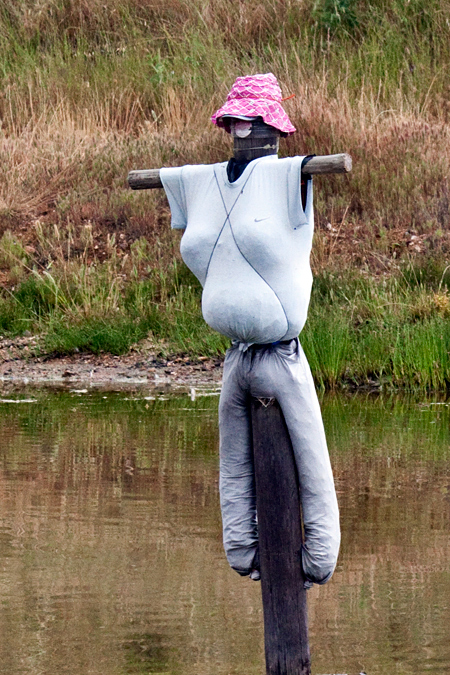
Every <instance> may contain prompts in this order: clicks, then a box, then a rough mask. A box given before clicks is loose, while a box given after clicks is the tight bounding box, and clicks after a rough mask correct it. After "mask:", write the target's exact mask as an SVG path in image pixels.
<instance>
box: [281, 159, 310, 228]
mask: <svg viewBox="0 0 450 675" xmlns="http://www.w3.org/2000/svg"><path fill="white" fill-rule="evenodd" d="M304 159H305V158H304V157H291V158H290V160H289V164H288V174H287V186H288V208H289V221H290V223H291V225H292V227H293V228H294V229H297V228H298V227H301V226H302V225H306V224H307V223H309V224H311V222H313V212H312V197H313V195H312V180H309V181H308V185H307V196H306V205H305V210H303V206H302V193H301V181H302V163H303V160H304Z"/></svg>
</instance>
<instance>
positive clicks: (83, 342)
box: [0, 231, 450, 390]
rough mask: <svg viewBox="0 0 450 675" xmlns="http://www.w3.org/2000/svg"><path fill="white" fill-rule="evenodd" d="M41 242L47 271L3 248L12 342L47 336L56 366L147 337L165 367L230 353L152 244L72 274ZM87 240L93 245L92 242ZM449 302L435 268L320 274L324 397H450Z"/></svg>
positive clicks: (315, 346) (316, 368)
mask: <svg viewBox="0 0 450 675" xmlns="http://www.w3.org/2000/svg"><path fill="white" fill-rule="evenodd" d="M44 235H45V236H44ZM40 236H41V237H42V241H43V244H44V245H45V246H46V247H48V245H49V242H50V241H51V240H52V237H53V248H52V250H53V256H54V257H53V259H52V265H51V266H48V268H47V269H46V270H45V271H38V270H37V268H36V264H35V263H33V262H32V261H31V260H29V259H28V261H27V254H26V251H25V250H24V249H22V250H20V245H19V244H18V243H17V241H16V240H14V239H13V238H10V237H9V236H6V237H4V238H3V240H2V242H1V244H0V252H1V255H3V257H6V256H7V255H8V251H9V256H10V258H11V259H12V260H14V261H15V262H16V275H18V276H19V277H20V276H22V280H20V281H19V282H18V283H17V285H16V286H14V288H12V289H11V290H10V291H8V293H6V294H4V295H3V298H2V300H1V301H0V331H1V332H2V333H8V334H17V335H23V333H24V332H26V331H29V332H31V333H38V334H39V335H41V341H40V347H39V351H40V352H44V353H49V352H50V353H56V354H71V353H74V352H78V351H90V352H94V353H101V352H112V353H113V354H122V353H125V352H126V351H128V350H129V349H130V347H131V346H132V345H134V344H136V343H138V342H139V340H142V339H144V338H148V337H150V339H151V340H152V342H153V343H154V345H155V349H156V351H157V352H159V353H161V354H163V355H166V356H167V355H169V354H174V353H177V354H186V355H189V356H191V357H192V356H193V357H195V356H198V355H208V356H217V355H218V354H223V352H224V350H225V349H226V347H227V346H228V341H227V340H226V339H225V338H223V337H222V336H220V335H219V334H217V333H215V332H214V331H212V330H210V329H209V328H208V326H207V325H206V324H205V323H204V321H203V319H202V316H201V311H200V295H201V289H200V286H199V284H198V282H197V281H196V279H195V277H193V275H192V274H191V273H190V272H189V270H187V268H186V267H185V266H184V265H183V263H180V262H178V261H177V260H175V261H172V262H170V263H167V262H166V261H164V260H163V259H161V260H159V261H158V260H157V259H155V254H154V252H153V251H151V249H150V247H149V244H148V242H147V241H146V240H145V239H141V240H139V241H137V242H135V244H134V245H133V246H132V248H131V251H130V254H129V255H126V256H123V257H119V256H117V255H115V254H114V251H113V252H111V254H110V255H109V256H108V257H107V259H106V260H105V261H104V262H103V263H102V264H95V263H89V256H88V251H89V247H88V244H86V245H85V249H84V252H83V253H82V254H81V260H80V259H77V260H76V261H72V262H67V260H66V259H65V257H64V251H65V250H66V248H67V246H68V243H67V241H62V240H61V236H60V233H59V232H55V231H54V232H53V233H51V232H49V231H47V232H46V233H45V232H44V231H41V233H40ZM85 236H86V237H87V238H88V241H89V239H90V237H92V233H88V234H86V235H85ZM110 245H111V246H112V247H113V248H114V242H113V241H112V242H110ZM91 246H92V241H91ZM449 291H450V266H446V267H443V266H442V263H438V262H436V261H434V260H431V259H430V260H429V261H428V263H427V265H422V266H417V265H415V264H414V263H413V262H412V261H410V262H409V263H408V264H407V265H403V266H400V265H398V266H397V268H396V269H395V270H394V271H392V269H391V270H390V273H389V275H386V276H382V277H374V276H372V275H369V274H367V273H366V272H364V271H363V272H361V271H355V270H351V269H350V270H346V271H344V270H343V269H342V270H340V271H332V272H330V271H322V272H320V273H318V274H317V276H316V279H315V282H314V287H313V294H312V300H311V306H310V312H309V319H308V322H307V325H306V328H305V329H304V331H303V333H302V335H301V342H302V344H303V346H304V349H305V352H306V354H307V356H308V359H309V362H310V365H311V369H312V371H313V375H314V377H315V379H316V382H317V383H318V384H319V386H321V387H323V388H334V387H337V386H342V385H344V386H350V387H352V386H361V385H366V386H370V387H373V386H376V387H378V386H383V387H384V388H396V387H401V388H406V389H422V390H438V389H445V388H450V358H449V357H450V292H449Z"/></svg>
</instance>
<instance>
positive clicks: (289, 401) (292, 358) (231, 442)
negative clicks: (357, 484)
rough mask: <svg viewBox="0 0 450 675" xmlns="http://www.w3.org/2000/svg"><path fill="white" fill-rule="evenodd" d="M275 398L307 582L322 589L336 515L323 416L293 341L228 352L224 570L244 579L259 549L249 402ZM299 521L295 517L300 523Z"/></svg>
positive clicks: (335, 536) (335, 543)
mask: <svg viewBox="0 0 450 675" xmlns="http://www.w3.org/2000/svg"><path fill="white" fill-rule="evenodd" d="M252 396H254V397H257V398H276V399H277V401H278V403H279V404H280V406H281V409H282V411H283V414H284V417H285V420H286V425H287V428H288V430H289V435H290V437H291V441H292V446H293V450H294V455H295V461H296V464H297V468H298V474H299V481H300V486H301V490H300V497H301V505H302V515H303V523H304V531H305V542H304V546H303V550H302V565H303V571H304V574H305V576H306V578H307V579H308V580H309V581H311V582H314V583H318V584H321V583H325V582H326V581H328V579H329V578H330V577H331V575H332V574H333V571H334V568H335V566H336V561H337V556H338V552H339V543H340V530H339V511H338V505H337V500H336V493H335V489H334V481H333V474H332V471H331V465H330V459H329V456H328V450H327V445H326V440H325V433H324V429H323V423H322V416H321V413H320V407H319V402H318V400H317V394H316V390H315V387H314V382H313V379H312V375H311V371H310V369H309V365H308V362H307V360H306V357H305V354H304V352H303V349H302V347H301V345H300V343H299V341H298V339H294V340H292V341H291V342H290V343H289V344H280V343H278V344H273V345H267V346H266V345H264V346H261V345H258V346H254V345H253V346H250V347H248V348H246V346H245V345H242V344H239V343H238V344H236V345H233V346H232V347H231V348H230V349H229V350H228V352H227V354H226V358H225V365H224V374H223V388H222V393H221V396H220V404H219V427H220V503H221V509H222V521H223V541H224V547H225V552H226V555H227V559H228V562H229V563H230V565H231V567H232V568H233V569H235V570H236V571H238V572H239V573H240V574H244V575H245V574H249V573H250V572H251V570H252V569H253V567H254V564H253V563H254V558H255V554H256V552H257V549H258V529H257V518H256V496H255V477H254V470H253V453H252V448H251V419H250V397H252ZM299 517H300V515H299Z"/></svg>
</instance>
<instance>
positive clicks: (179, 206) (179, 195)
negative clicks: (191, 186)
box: [159, 167, 187, 230]
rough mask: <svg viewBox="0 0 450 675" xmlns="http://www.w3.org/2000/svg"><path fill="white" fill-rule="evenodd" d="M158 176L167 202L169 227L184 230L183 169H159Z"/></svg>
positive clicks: (185, 218) (185, 211)
mask: <svg viewBox="0 0 450 675" xmlns="http://www.w3.org/2000/svg"><path fill="white" fill-rule="evenodd" d="M159 176H160V178H161V183H162V184H163V187H164V190H165V192H166V195H167V199H168V200H169V206H170V211H171V214H172V221H171V226H172V228H173V229H175V230H184V229H185V227H186V225H187V207H186V194H185V190H184V185H183V167H175V168H172V169H161V170H160V172H159Z"/></svg>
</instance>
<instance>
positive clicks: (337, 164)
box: [128, 153, 352, 190]
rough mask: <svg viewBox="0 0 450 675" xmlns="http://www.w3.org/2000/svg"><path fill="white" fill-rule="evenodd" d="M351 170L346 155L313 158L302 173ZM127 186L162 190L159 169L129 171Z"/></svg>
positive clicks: (349, 159)
mask: <svg viewBox="0 0 450 675" xmlns="http://www.w3.org/2000/svg"><path fill="white" fill-rule="evenodd" d="M351 170H352V158H351V157H350V155H347V154H346V153H343V154H340V155H323V156H318V157H313V158H312V159H310V160H309V162H308V163H307V164H306V165H305V167H304V169H303V173H305V174H309V175H311V176H317V175H320V174H327V173H348V172H349V171H351ZM128 184H129V186H130V187H131V189H132V190H151V189H152V188H162V186H163V185H162V183H161V179H160V177H159V169H141V170H139V171H130V173H129V174H128Z"/></svg>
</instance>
